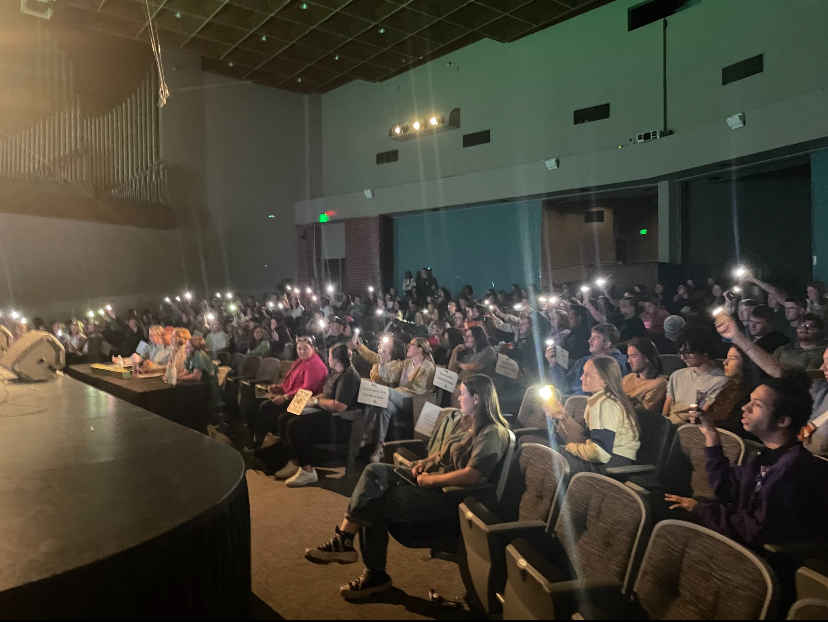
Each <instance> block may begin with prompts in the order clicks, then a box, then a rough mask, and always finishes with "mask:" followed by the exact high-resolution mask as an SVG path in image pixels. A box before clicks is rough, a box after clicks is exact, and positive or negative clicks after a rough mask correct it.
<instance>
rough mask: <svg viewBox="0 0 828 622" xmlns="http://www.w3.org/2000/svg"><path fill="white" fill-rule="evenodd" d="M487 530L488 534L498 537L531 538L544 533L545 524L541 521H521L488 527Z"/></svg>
mask: <svg viewBox="0 0 828 622" xmlns="http://www.w3.org/2000/svg"><path fill="white" fill-rule="evenodd" d="M488 529H489V533H490V534H494V535H496V536H500V537H509V538H532V537H533V536H536V535H539V534H542V533H544V532H545V531H546V523H545V522H543V521H542V520H523V521H514V522H511V523H497V524H496V525H488Z"/></svg>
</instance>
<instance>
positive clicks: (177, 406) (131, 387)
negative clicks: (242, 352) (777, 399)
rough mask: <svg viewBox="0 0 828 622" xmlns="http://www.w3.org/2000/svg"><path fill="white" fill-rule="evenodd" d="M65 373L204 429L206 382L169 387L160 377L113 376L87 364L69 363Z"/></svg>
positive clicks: (194, 427)
mask: <svg viewBox="0 0 828 622" xmlns="http://www.w3.org/2000/svg"><path fill="white" fill-rule="evenodd" d="M66 373H67V374H68V375H69V376H71V377H72V378H74V379H75V380H80V381H81V382H83V383H85V384H88V385H91V386H93V387H95V388H96V389H100V390H101V391H104V392H105V393H109V394H110V395H114V396H115V397H117V398H120V399H122V400H124V401H125V402H129V403H130V404H134V405H135V406H139V407H141V408H143V409H144V410H148V411H150V412H151V413H155V414H156V415H158V416H160V417H164V419H169V420H170V421H175V422H176V423H180V424H181V425H184V426H187V427H188V428H192V429H193V430H197V431H198V432H206V431H207V425H208V424H209V423H210V413H209V410H208V405H207V385H206V384H204V383H202V382H182V383H180V384H178V385H177V386H175V387H171V386H170V385H168V384H167V383H165V382H164V380H163V379H161V378H127V379H122V378H115V377H114V376H107V375H104V374H99V373H95V372H93V371H92V366H91V365H72V366H70V367H67V368H66Z"/></svg>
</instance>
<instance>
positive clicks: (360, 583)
mask: <svg viewBox="0 0 828 622" xmlns="http://www.w3.org/2000/svg"><path fill="white" fill-rule="evenodd" d="M391 585H392V584H391V577H389V576H388V575H387V574H385V573H384V572H383V573H381V574H380V573H375V572H371V571H370V570H366V571H365V572H363V573H362V576H361V577H360V578H359V579H354V580H353V581H351V582H350V583H349V584H348V585H343V586H342V587H341V588H339V593H340V594H342V597H343V598H344V599H345V600H362V599H363V598H368V597H369V596H373V595H374V594H382V593H383V592H387V591H388V590H390V589H391Z"/></svg>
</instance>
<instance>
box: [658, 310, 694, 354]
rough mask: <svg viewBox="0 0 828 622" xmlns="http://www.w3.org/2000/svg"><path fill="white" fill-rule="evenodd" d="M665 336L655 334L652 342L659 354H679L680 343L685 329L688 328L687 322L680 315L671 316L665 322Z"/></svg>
mask: <svg viewBox="0 0 828 622" xmlns="http://www.w3.org/2000/svg"><path fill="white" fill-rule="evenodd" d="M663 328H664V334H663V335H662V334H658V333H656V334H653V335H652V341H653V343H654V344H655V345H656V348H658V352H659V354H662V355H663V354H678V346H677V345H676V342H677V341H678V339H679V337H681V334H682V333H683V332H684V329H685V328H687V322H685V321H684V318H683V317H681V316H680V315H671V316H669V317H668V318H667V319H666V320H664V327H663Z"/></svg>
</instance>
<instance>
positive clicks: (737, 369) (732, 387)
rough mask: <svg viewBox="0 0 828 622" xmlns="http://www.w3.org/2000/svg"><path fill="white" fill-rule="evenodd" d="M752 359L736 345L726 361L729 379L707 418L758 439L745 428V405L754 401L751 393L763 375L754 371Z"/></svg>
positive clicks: (748, 437) (742, 434)
mask: <svg viewBox="0 0 828 622" xmlns="http://www.w3.org/2000/svg"><path fill="white" fill-rule="evenodd" d="M749 363H750V360H749V359H748V358H747V357H746V356H745V353H744V352H743V351H742V349H741V348H739V346H737V345H735V344H733V345H731V346H730V348H729V349H728V351H727V358H725V360H724V374H725V378H727V382H726V383H725V384H724V386H723V387H722V388H721V390H720V391H719V393H718V394H717V395H716V399H715V401H714V402H713V403H712V404H711V405H710V406H709V407H708V409H707V411H706V412H705V417H707V419H708V420H709V421H711V422H713V424H714V425H716V426H717V427H719V428H722V429H724V430H727V431H729V432H733V433H734V434H737V435H738V436H741V437H743V438H747V439H749V440H755V437H754V436H753V435H751V434H749V433H747V432H745V429H744V427H742V407H743V406H744V405H745V404H747V403H748V401H750V393H751V391H752V390H753V389H755V388H756V386H757V384H759V378H758V376H757V375H756V374H754V373H751V368H750V365H749Z"/></svg>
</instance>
